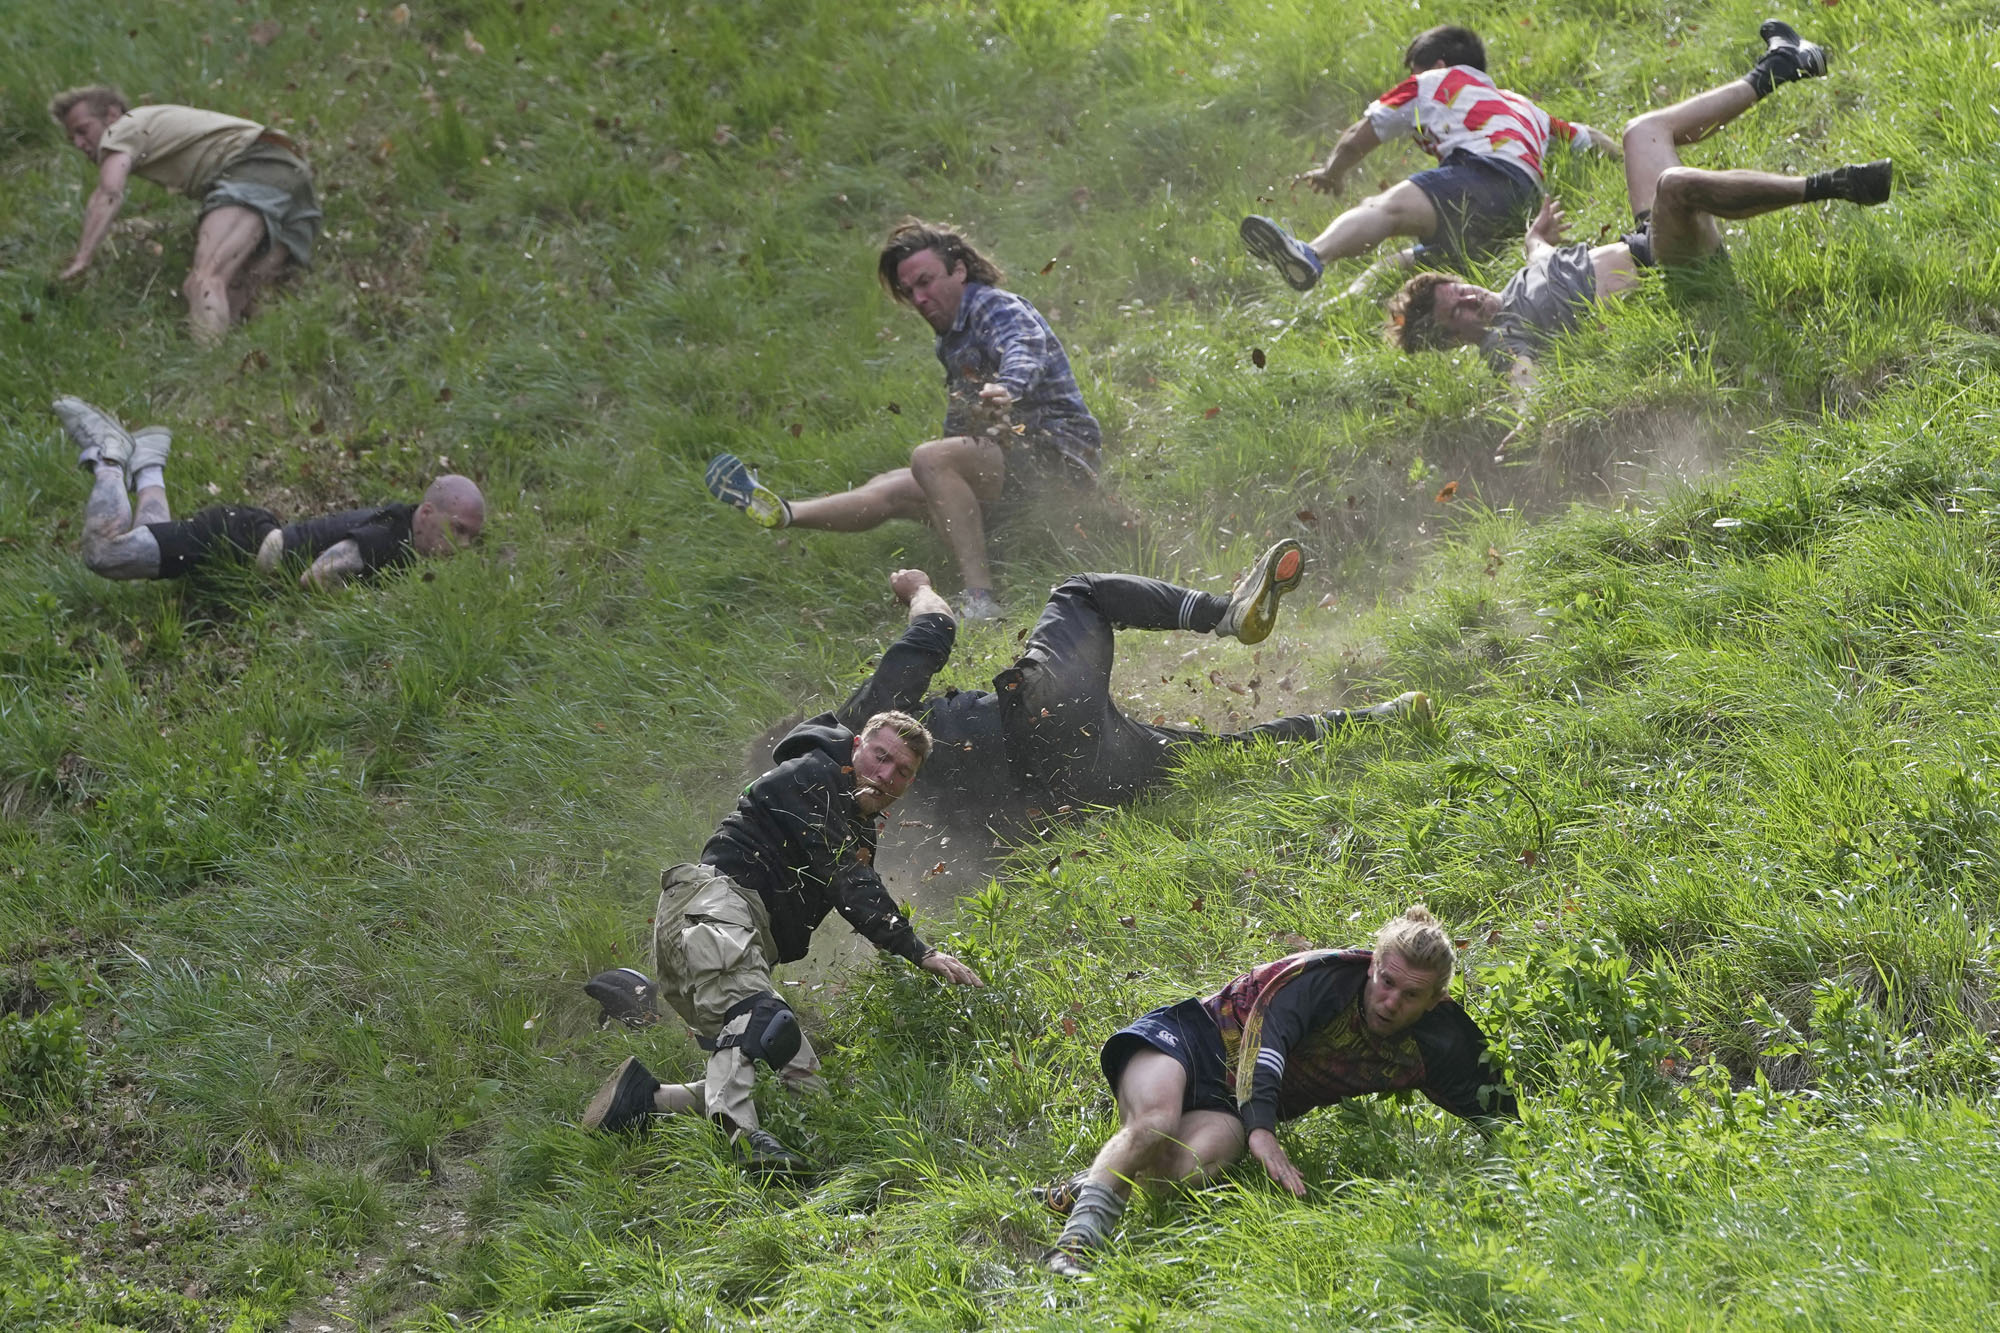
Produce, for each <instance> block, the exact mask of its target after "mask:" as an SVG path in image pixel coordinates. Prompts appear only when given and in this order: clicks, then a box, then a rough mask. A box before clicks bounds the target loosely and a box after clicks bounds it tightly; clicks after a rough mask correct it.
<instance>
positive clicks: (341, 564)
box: [55, 397, 486, 588]
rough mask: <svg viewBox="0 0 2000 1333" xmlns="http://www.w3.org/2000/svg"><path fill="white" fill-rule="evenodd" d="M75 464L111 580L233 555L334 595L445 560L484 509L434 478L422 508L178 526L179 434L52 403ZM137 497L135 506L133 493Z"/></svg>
mask: <svg viewBox="0 0 2000 1333" xmlns="http://www.w3.org/2000/svg"><path fill="white" fill-rule="evenodd" d="M55 413H56V415H57V416H58V417H60V418H61V419H62V423H63V430H64V431H65V432H67V433H68V435H69V438H70V442H71V443H73V444H75V445H76V447H77V458H76V461H77V466H79V467H81V468H83V469H84V470H85V471H86V472H89V473H90V474H91V476H92V484H91V489H90V499H89V500H88V501H86V502H85V504H84V511H83V562H84V564H85V565H87V566H89V568H90V570H91V572H92V573H94V574H98V575H100V576H102V577H104V578H107V579H120V580H124V579H171V578H179V577H180V576H181V575H183V574H187V573H190V572H192V571H193V570H195V569H198V568H200V567H201V566H202V565H203V564H205V563H206V562H207V561H208V560H210V559H211V558H213V557H214V556H216V555H218V554H220V553H222V552H224V551H233V552H235V553H237V554H238V555H240V556H248V557H251V558H253V559H254V560H255V561H256V563H257V568H259V569H261V570H265V571H267V572H268V571H271V570H275V569H277V568H278V567H279V566H280V565H281V564H283V563H284V562H285V561H286V560H287V559H290V560H293V561H297V562H304V563H305V565H306V568H305V570H304V572H303V573H301V574H300V575H299V584H300V586H301V587H306V588H330V587H335V586H337V585H339V584H341V583H344V582H346V581H347V580H348V579H351V578H355V577H357V576H359V575H363V574H372V573H374V572H375V571H376V570H379V569H391V568H394V567H395V566H397V565H401V564H404V563H406V562H407V561H409V560H410V559H412V558H413V557H414V556H419V555H425V556H446V555H450V554H451V553H452V552H453V551H455V550H457V549H458V548H459V547H461V546H464V545H465V544H467V543H468V542H470V541H472V540H473V539H474V538H476V537H478V536H479V530H480V528H482V527H483V526H485V523H486V501H485V499H484V498H483V497H482V496H481V495H480V494H479V487H477V486H475V485H474V484H473V483H472V481H471V480H470V479H469V478H466V477H461V476H458V475H456V474H453V473H447V474H446V475H444V476H442V477H439V478H437V479H436V480H435V481H433V482H432V483H431V484H430V488H429V489H428V490H426V491H425V492H424V497H423V499H422V500H421V501H420V502H418V503H417V504H385V505H377V506H375V507H373V508H369V509H350V510H346V511H344V512H342V513H338V514H323V515H321V516H320V517H318V518H307V519H301V520H299V521H298V522H296V523H281V522H280V521H279V519H278V516H277V515H276V514H273V513H272V512H271V511H270V510H268V509H259V508H257V507H255V506H252V505H211V506H209V507H208V508H207V509H204V510H202V511H200V512H199V513H197V514H195V515H194V516H193V517H192V518H186V519H180V520H176V519H174V517H173V515H172V514H171V513H170V512H169V511H168V506H167V480H166V462H167V454H168V452H169V449H170V448H171V445H172V443H173V436H172V435H171V433H170V432H169V431H168V430H167V429H166V427H164V426H147V427H145V428H143V429H141V430H137V431H127V430H126V429H125V427H124V426H123V425H122V424H121V423H120V422H119V420H118V418H117V417H114V416H113V415H111V413H109V412H106V411H105V410H104V409H103V408H100V407H95V406H93V405H91V404H90V403H86V402H84V401H83V400H82V399H81V398H70V397H63V398H58V399H56V401H55ZM128 487H129V488H130V489H131V490H133V491H136V492H137V500H138V504H137V505H136V506H134V504H133V503H132V500H131V499H130V498H128V496H127V494H126V492H127V488H128Z"/></svg>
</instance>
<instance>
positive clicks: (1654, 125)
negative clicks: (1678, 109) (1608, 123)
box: [1619, 111, 1674, 152]
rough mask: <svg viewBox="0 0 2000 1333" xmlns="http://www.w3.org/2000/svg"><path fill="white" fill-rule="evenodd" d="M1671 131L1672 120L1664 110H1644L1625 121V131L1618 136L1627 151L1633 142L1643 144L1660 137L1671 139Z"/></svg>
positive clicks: (1672, 130)
mask: <svg viewBox="0 0 2000 1333" xmlns="http://www.w3.org/2000/svg"><path fill="white" fill-rule="evenodd" d="M1673 133H1674V129H1673V122H1672V121H1671V120H1669V119H1668V118H1667V116H1666V114H1665V113H1664V112H1660V111H1645V112H1641V113H1640V114H1639V115H1636V116H1634V117H1632V119H1630V120H1628V121H1626V122H1625V132H1624V133H1623V134H1621V135H1620V136H1619V138H1620V139H1621V140H1622V141H1623V143H1624V145H1625V149H1626V151H1628V152H1629V151H1631V148H1632V145H1633V144H1635V143H1639V144H1643V143H1646V142H1648V141H1649V140H1655V139H1660V138H1666V139H1668V140H1671V139H1672V138H1673Z"/></svg>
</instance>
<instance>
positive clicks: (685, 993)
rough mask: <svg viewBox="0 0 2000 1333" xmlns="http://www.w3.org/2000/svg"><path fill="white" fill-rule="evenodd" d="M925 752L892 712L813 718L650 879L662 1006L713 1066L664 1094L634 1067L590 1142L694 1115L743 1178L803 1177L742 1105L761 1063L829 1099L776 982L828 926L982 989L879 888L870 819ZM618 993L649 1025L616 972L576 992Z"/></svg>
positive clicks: (619, 1081)
mask: <svg viewBox="0 0 2000 1333" xmlns="http://www.w3.org/2000/svg"><path fill="white" fill-rule="evenodd" d="M930 750H931V737H930V733H929V732H928V731H926V730H925V729H924V726H923V724H922V723H920V722H918V721H917V720H916V719H915V718H913V717H911V716H909V715H908V714H907V713H901V712H896V711H893V710H885V711H880V712H877V713H875V714H873V715H871V716H868V717H867V718H866V719H865V720H863V721H862V722H861V723H860V724H859V725H856V726H849V725H847V724H844V723H843V722H842V721H841V720H840V719H838V718H837V717H836V716H835V715H834V714H832V713H822V714H820V715H819V716H818V717H815V718H810V719H808V720H807V721H806V722H804V723H802V724H801V725H799V726H798V727H795V728H794V729H793V730H792V731H791V733H790V734H789V735H787V736H786V737H785V739H784V740H782V741H780V742H779V744H778V748H777V751H776V752H775V754H774V755H773V759H774V760H775V761H776V766H775V767H773V768H772V769H771V770H770V771H769V772H767V773H765V774H764V775H763V776H762V777H760V778H758V779H757V780H756V781H755V782H752V783H751V784H750V785H749V786H748V787H747V788H745V789H744V792H743V795H742V797H741V798H740V799H739V800H738V801H737V803H736V808H735V809H734V810H732V811H731V812H730V813H729V814H728V815H727V816H726V817H725V818H724V819H723V821H722V825H721V827H720V828H718V829H717V830H716V832H715V836H714V837H712V838H710V839H709V840H708V843H707V845H706V846H704V847H703V848H702V850H701V859H700V861H698V862H695V863H693V864H683V865H677V866H674V867H672V868H671V869H669V870H668V871H667V872H666V873H665V874H664V875H662V876H661V880H660V903H659V909H658V910H657V912H655V914H654V917H653V921H654V927H653V931H654V934H653V952H654V959H655V962H656V963H657V965H658V967H659V977H660V985H659V993H660V994H661V995H662V996H664V997H665V998H666V1000H667V1002H668V1003H669V1004H671V1005H672V1006H673V1008H674V1010H675V1011H676V1012H677V1013H679V1014H680V1016H681V1017H682V1018H683V1019H685V1020H686V1021H687V1024H688V1026H689V1027H690V1028H692V1029H694V1032H695V1035H696V1039H697V1041H698V1042H699V1044H700V1045H701V1046H702V1048H703V1049H705V1050H707V1051H708V1052H709V1053H710V1054H709V1058H708V1067H707V1069H706V1071H705V1072H704V1076H703V1078H702V1079H701V1081H699V1082H694V1083H681V1084H662V1083H661V1082H660V1080H658V1079H657V1078H654V1077H653V1075H652V1074H651V1073H650V1072H649V1071H648V1070H647V1069H646V1067H645V1066H644V1065H642V1064H640V1063H639V1061H638V1059H637V1058H636V1057H633V1058H629V1059H627V1060H626V1061H625V1062H624V1063H623V1064H621V1065H619V1067H618V1069H617V1070H616V1071H615V1072H614V1073H613V1074H612V1075H611V1077H610V1078H609V1079H608V1080H606V1082H605V1084H604V1086H603V1087H601V1088H599V1089H598V1091H597V1095H596V1096H595V1097H594V1098H592V1100H591V1103H590V1106H589V1107H588V1108H587V1109H586V1110H585V1112H584V1116H583V1123H584V1126H585V1128H588V1129H602V1130H617V1129H623V1128H626V1127H628V1126H634V1125H644V1124H645V1123H646V1121H647V1118H648V1117H649V1116H650V1115H652V1114H653V1113H655V1112H692V1113H694V1114H697V1115H706V1116H708V1117H710V1118H711V1119H713V1120H715V1121H716V1122H717V1123H718V1124H720V1125H721V1126H722V1127H723V1128H724V1129H725V1130H727V1131H729V1134H730V1140H731V1143H732V1144H733V1146H734V1148H735V1150H736V1154H737V1156H738V1158H739V1159H740V1160H741V1161H743V1162H744V1164H745V1165H746V1166H748V1167H750V1168H752V1169H754V1170H759V1171H771V1172H786V1171H798V1170H802V1169H804V1168H805V1167H806V1165H807V1164H806V1162H805V1159H804V1158H802V1157H800V1156H799V1155H798V1154H796V1153H794V1152H793V1151H792V1150H791V1149H789V1148H787V1147H786V1146H785V1145H784V1144H782V1143H780V1142H779V1141H778V1140H777V1138H775V1137H774V1136H773V1135H771V1134H770V1133H769V1132H767V1131H765V1130H763V1129H761V1128H759V1127H758V1122H757V1107H756V1103H755V1102H753V1101H752V1100H751V1092H752V1091H753V1089H754V1087H755V1085H756V1068H755V1065H756V1063H757V1062H760V1061H761V1062H762V1063H763V1064H765V1065H766V1066H768V1067H769V1068H771V1069H773V1070H776V1071H777V1072H778V1074H779V1077H780V1078H781V1079H782V1080H783V1081H784V1083H785V1085H786V1087H788V1088H791V1089H793V1090H816V1089H817V1088H819V1087H823V1086H824V1085H823V1083H822V1082H821V1080H820V1078H819V1058H818V1057H817V1056H816V1055H814V1054H813V1049H812V1045H811V1043H810V1042H808V1041H807V1040H806V1039H805V1034H804V1033H802V1032H801V1031H800V1030H799V1026H798V1020H797V1018H796V1017H795V1016H794V1015H793V1013H792V1011H791V1009H790V1008H789V1007H788V1006H787V1005H786V1004H785V1002H784V1001H783V1000H782V999H780V998H779V997H778V995H777V992H776V990H775V989H774V987H773V985H772V981H771V968H772V966H773V965H774V964H776V963H790V962H795V961H797V960H798V959H801V958H803V957H805V956H806V951H807V949H808V948H809V947H810V946H811V944H812V933H813V929H814V927H816V926H818V925H819V923H820V922H821V921H822V920H824V919H825V917H826V914H827V913H828V912H829V911H838V912H839V913H840V914H841V915H842V916H843V917H846V918H847V922H848V924H849V925H851V926H853V927H854V929H855V930H857V931H859V932H860V933H861V934H863V935H865V936H866V937H867V938H868V939H869V940H871V941H873V942H874V944H875V945H876V947H878V948H880V949H882V950H884V951H885V952H888V953H893V954H899V955H901V956H902V957H904V958H907V959H909V960H910V961H911V962H912V963H915V964H916V965H917V966H918V967H921V968H923V969H924V970H925V971H926V972H932V973H935V974H936V975H937V976H939V977H941V978H943V979H944V980H946V981H950V982H954V983H956V984H958V985H961V986H980V985H984V984H985V983H984V982H982V981H981V980H980V979H979V976H978V974H977V973H975V972H974V971H973V970H972V969H971V968H969V967H967V966H966V965H965V964H964V963H961V962H959V961H958V959H956V958H953V957H952V956H951V955H950V954H948V953H944V952H942V951H940V950H938V949H934V948H932V947H931V946H929V945H927V944H925V943H924V942H923V941H922V940H920V939H918V938H917V934H916V932H915V931H914V930H912V929H911V928H910V923H909V921H908V920H906V919H905V918H904V916H903V914H902V912H901V911H899V910H898V909H897V907H896V904H895V902H894V900H892V899H891V898H890V897H889V893H888V890H887V889H886V888H884V887H883V884H882V880H881V877H880V876H878V875H877V874H876V873H875V865H874V862H875V837H876V819H877V817H878V816H880V815H881V814H882V812H883V811H885V810H887V809H888V808H889V806H890V805H892V804H893V803H894V802H895V800H896V798H897V797H899V796H901V795H902V794H903V792H904V791H905V790H907V789H908V787H909V785H910V781H911V779H913V778H915V777H916V775H917V770H918V768H920V767H921V766H922V765H923V762H924V759H925V757H926V756H927V755H928V754H929V753H930ZM635 980H636V982H637V984H636V985H634V984H633V983H634V981H635ZM607 986H609V987H610V988H611V989H610V991H609V992H607V991H606V989H605V988H606V987H607ZM621 987H623V988H624V993H625V998H626V999H627V1000H628V1002H630V1003H631V1005H632V1009H631V1013H630V1014H628V1015H627V1016H628V1017H629V1016H631V1014H636V1013H643V1012H647V1011H649V1010H650V1008H651V1004H650V996H649V995H648V994H647V990H648V989H649V988H648V986H647V983H646V982H645V978H644V977H642V976H639V975H638V974H636V973H632V972H630V971H628V970H625V969H620V970H619V971H617V972H609V973H605V974H603V975H602V976H600V977H597V978H593V979H592V981H591V982H590V984H589V986H588V987H586V989H588V990H589V991H590V993H591V994H592V995H594V996H597V997H598V998H599V999H601V1000H602V999H605V998H606V996H607V993H608V994H611V995H612V996H613V997H614V998H615V997H616V995H617V994H618V992H619V990H620V988H621ZM613 1007H614V1006H613V1004H612V1003H607V1005H606V1008H607V1010H611V1009H612V1008H613Z"/></svg>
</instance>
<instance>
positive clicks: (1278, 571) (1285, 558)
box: [1215, 537, 1306, 643]
mask: <svg viewBox="0 0 2000 1333" xmlns="http://www.w3.org/2000/svg"><path fill="white" fill-rule="evenodd" d="M1305 570H1306V553H1305V552H1304V551H1303V550H1301V549H1300V547H1299V544H1298V543H1297V542H1295V541H1293V540H1292V539H1291V538H1289V537H1287V538H1285V540H1283V541H1281V542H1279V543H1278V544H1277V545H1275V546H1273V547H1272V548H1271V549H1270V550H1268V551H1266V552H1264V554H1263V555H1261V556H1259V557H1257V563H1256V564H1254V565H1252V566H1251V567H1250V572H1249V573H1247V574H1245V575H1244V576H1243V577H1242V578H1240V579H1238V580H1237V581H1236V587H1235V589H1234V590H1233V591H1232V592H1231V593H1230V594H1229V609H1228V610H1227V611H1224V612H1223V613H1222V619H1221V621H1219V622H1218V623H1217V624H1216V627H1215V633H1216V634H1217V635H1229V636H1233V637H1235V638H1236V639H1237V640H1238V641H1239V642H1242V643H1262V642H1263V641H1264V640H1265V639H1267V638H1269V637H1270V636H1271V627H1272V626H1273V625H1276V624H1277V623H1278V598H1279V597H1280V596H1281V595H1283V594H1285V593H1288V592H1290V591H1291V590H1292V589H1294V588H1296V587H1298V586H1299V580H1300V579H1302V578H1303V577H1304V576H1305Z"/></svg>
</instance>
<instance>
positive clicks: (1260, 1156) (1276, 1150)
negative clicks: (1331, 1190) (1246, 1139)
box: [1250, 1129, 1306, 1199]
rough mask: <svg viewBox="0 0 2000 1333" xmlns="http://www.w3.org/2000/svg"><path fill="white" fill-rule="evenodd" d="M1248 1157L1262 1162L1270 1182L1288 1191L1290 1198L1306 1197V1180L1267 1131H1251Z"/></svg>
mask: <svg viewBox="0 0 2000 1333" xmlns="http://www.w3.org/2000/svg"><path fill="white" fill-rule="evenodd" d="M1250 1155H1251V1156H1252V1157H1254V1158H1256V1159H1257V1160H1258V1161H1260V1162H1262V1163H1263V1164H1264V1170H1265V1172H1266V1173H1267V1174H1268V1175H1269V1176H1270V1177H1271V1179H1272V1180H1274V1181H1276V1182H1277V1183H1278V1184H1279V1185H1281V1186H1283V1187H1284V1188H1285V1189H1287V1190H1290V1191H1291V1193H1292V1197H1294V1198H1298V1199H1303V1198H1305V1197H1306V1178H1305V1177H1304V1176H1302V1175H1300V1174H1299V1169H1298V1168H1297V1167H1295V1166H1293V1165H1292V1159H1291V1158H1289V1157H1287V1156H1285V1148H1284V1145H1283V1144H1281V1143H1279V1142H1278V1136H1277V1135H1276V1134H1273V1133H1272V1132H1271V1131H1270V1130H1268V1129H1253V1130H1251V1131H1250Z"/></svg>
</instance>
